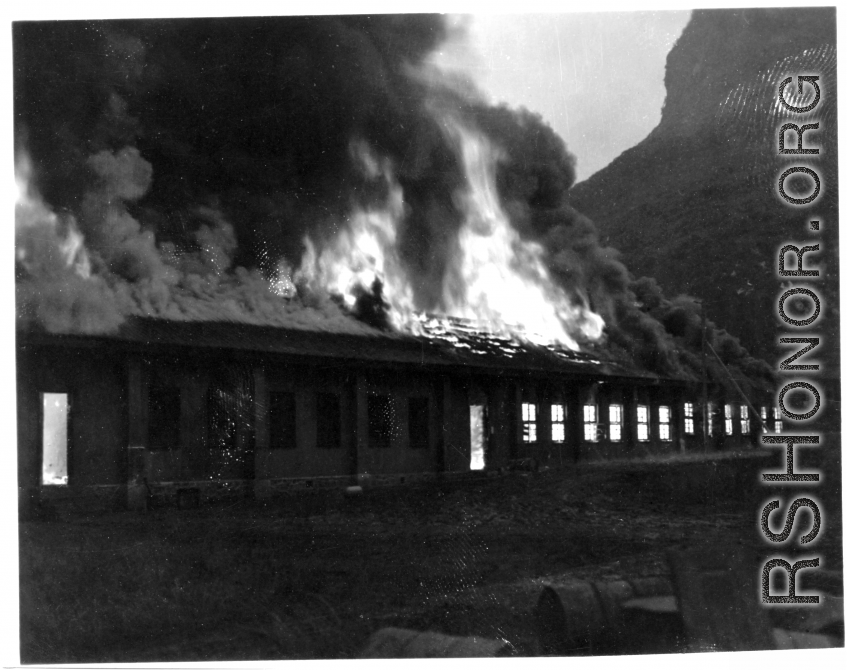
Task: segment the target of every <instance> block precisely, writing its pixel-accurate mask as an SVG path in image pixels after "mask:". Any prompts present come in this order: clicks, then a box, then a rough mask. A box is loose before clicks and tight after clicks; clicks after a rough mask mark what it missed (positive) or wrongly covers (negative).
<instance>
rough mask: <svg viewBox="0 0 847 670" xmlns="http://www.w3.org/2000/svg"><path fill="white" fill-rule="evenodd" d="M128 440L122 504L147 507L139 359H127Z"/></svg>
mask: <svg viewBox="0 0 847 670" xmlns="http://www.w3.org/2000/svg"><path fill="white" fill-rule="evenodd" d="M127 399H128V403H127V404H128V413H129V416H128V424H129V425H128V437H129V440H128V444H127V450H126V457H127V464H126V506H127V509H130V510H135V511H146V510H147V470H148V467H147V423H148V408H147V402H148V388H147V379H146V375H145V374H144V369H143V368H142V365H141V362H140V361H137V360H131V361H129V362H128V363H127Z"/></svg>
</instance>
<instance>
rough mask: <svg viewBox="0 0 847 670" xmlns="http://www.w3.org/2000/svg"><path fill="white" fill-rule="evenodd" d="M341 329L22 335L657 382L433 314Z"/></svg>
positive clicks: (176, 327) (163, 324)
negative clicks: (415, 330) (409, 324)
mask: <svg viewBox="0 0 847 670" xmlns="http://www.w3.org/2000/svg"><path fill="white" fill-rule="evenodd" d="M348 320H349V321H350V325H351V328H350V329H349V330H348V331H343V330H341V329H340V328H339V329H335V330H333V331H328V330H323V331H318V330H311V329H304V328H302V327H291V328H281V327H270V326H257V325H253V324H244V323H233V322H221V321H209V322H199V321H167V320H163V319H149V318H131V319H128V320H126V321H125V322H124V323H123V324H122V325H121V327H120V328H119V329H118V331H117V332H115V333H111V334H108V335H96V336H92V335H85V336H80V335H78V334H63V335H57V334H49V333H45V332H44V331H41V330H34V331H33V330H31V331H27V332H24V333H21V334H20V336H19V337H20V339H21V341H22V343H32V344H36V345H46V346H57V345H58V346H79V347H83V348H85V347H97V348H98V350H102V348H103V347H113V348H118V349H121V348H124V349H126V350H128V351H132V352H142V351H151V352H156V351H158V352H166V353H168V354H170V355H177V354H178V353H179V352H180V351H183V350H195V351H196V350H198V349H199V350H215V351H225V352H230V354H236V353H246V354H248V355H254V354H258V355H260V356H261V357H263V358H267V357H270V358H271V359H272V358H273V357H276V356H284V357H289V358H290V357H297V358H302V359H305V360H310V361H314V360H320V359H325V360H336V361H345V362H348V363H350V362H352V363H368V364H386V365H389V366H396V365H401V366H413V367H416V368H419V367H424V368H428V369H434V370H439V369H448V368H449V369H450V370H451V371H453V372H456V371H459V370H461V369H465V370H478V371H480V370H492V371H496V372H497V373H502V372H507V371H510V370H511V371H515V372H518V373H521V374H525V373H531V374H532V373H535V374H537V373H543V374H545V375H550V374H564V375H567V376H571V377H573V376H576V377H591V378H595V377H621V378H624V377H625V378H628V379H632V380H635V379H640V380H642V381H647V382H649V381H655V380H657V379H658V377H657V376H656V375H655V374H653V373H650V372H647V371H644V370H637V369H634V368H633V367H631V366H627V365H626V364H625V363H623V362H621V361H615V360H613V359H612V358H611V357H610V356H608V355H604V354H603V353H602V352H601V353H600V355H593V354H588V353H583V352H575V351H572V350H570V349H568V348H567V347H562V346H555V345H554V346H543V345H538V344H534V343H531V342H527V341H520V340H517V339H515V338H513V337H508V336H503V335H496V334H493V333H489V332H486V331H484V330H480V329H478V328H476V327H474V325H473V324H471V323H470V322H468V321H466V320H465V321H463V320H455V319H445V318H444V317H438V318H434V317H430V318H428V319H423V320H422V330H421V333H420V334H418V335H412V334H410V333H404V332H386V331H381V330H378V329H376V328H369V327H367V326H365V327H364V328H361V327H359V325H358V324H357V322H356V321H355V320H354V319H348Z"/></svg>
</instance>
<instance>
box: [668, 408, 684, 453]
mask: <svg viewBox="0 0 847 670" xmlns="http://www.w3.org/2000/svg"><path fill="white" fill-rule="evenodd" d="M673 398H674V396H669V401H668V406H669V407H670V408H671V439H672V440H673V441H674V442H675V443H676V450H677V451H678V452H679V453H681V454H684V453H685V446H686V445H685V440H686V439H687V437H686V435H685V396H683V397H682V401H681V402H680V401H679V400H678V399H677V400H676V401H674V400H673ZM677 398H678V396H677Z"/></svg>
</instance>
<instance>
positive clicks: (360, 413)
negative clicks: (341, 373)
mask: <svg viewBox="0 0 847 670" xmlns="http://www.w3.org/2000/svg"><path fill="white" fill-rule="evenodd" d="M353 416H354V419H355V421H354V426H355V430H354V431H353V433H354V434H353V446H354V449H355V451H356V454H355V457H356V472H355V473H353V474H354V475H355V476H356V479H357V482H358V483H359V484H363V483H364V480H365V479H366V478H367V475H368V474H369V470H370V465H371V464H370V459H368V454H367V447H368V444H367V440H368V380H367V379H366V378H365V375H364V373H362V372H357V373H356V381H355V391H354V402H353Z"/></svg>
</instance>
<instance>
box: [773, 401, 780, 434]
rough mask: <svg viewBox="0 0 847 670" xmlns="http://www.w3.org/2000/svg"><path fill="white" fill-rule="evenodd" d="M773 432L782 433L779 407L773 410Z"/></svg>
mask: <svg viewBox="0 0 847 670" xmlns="http://www.w3.org/2000/svg"><path fill="white" fill-rule="evenodd" d="M773 418H774V422H773V432H775V433H781V432H782V412H780V411H779V407H774V408H773Z"/></svg>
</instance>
